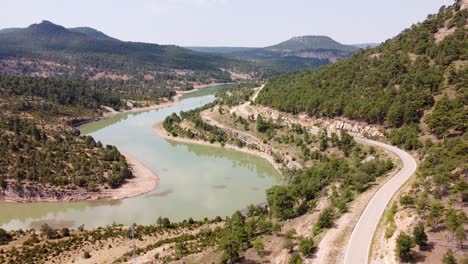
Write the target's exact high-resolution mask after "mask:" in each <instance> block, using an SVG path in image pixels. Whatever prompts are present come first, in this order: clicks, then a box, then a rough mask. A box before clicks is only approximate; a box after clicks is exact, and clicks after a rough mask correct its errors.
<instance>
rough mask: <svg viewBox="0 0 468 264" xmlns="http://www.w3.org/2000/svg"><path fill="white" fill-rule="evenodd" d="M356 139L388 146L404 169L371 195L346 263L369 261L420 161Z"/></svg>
mask: <svg viewBox="0 0 468 264" xmlns="http://www.w3.org/2000/svg"><path fill="white" fill-rule="evenodd" d="M264 86H265V85H262V86H261V87H259V88H258V89H257V90H256V91H255V93H254V94H253V96H252V97H251V101H255V99H256V98H257V96H258V94H259V93H260V91H261V90H262V89H263V87H264ZM250 104H251V103H250V101H249V102H246V103H244V104H241V105H240V106H238V107H234V108H233V109H231V111H230V112H231V114H232V113H233V112H236V114H237V115H243V116H248V115H249V114H250V113H249V110H248V109H247V107H248V106H250ZM354 139H355V140H356V141H358V142H361V143H364V144H367V145H374V146H376V147H380V148H383V149H386V150H388V151H390V152H392V153H394V154H395V155H397V156H398V157H399V158H400V159H401V161H402V163H403V166H402V169H401V170H400V171H399V172H398V173H397V174H395V175H394V176H393V177H392V178H391V179H389V180H388V181H387V182H386V183H385V184H383V185H382V186H381V187H380V189H379V190H378V191H377V192H376V193H375V194H374V195H373V196H372V198H371V199H370V201H369V202H368V204H367V205H366V207H365V209H364V211H363V212H362V214H361V216H360V217H359V219H358V221H357V223H356V225H355V226H354V228H353V231H352V233H351V236H350V238H349V240H348V243H347V246H346V249H345V252H344V258H343V259H342V262H343V263H345V264H367V263H368V262H369V254H370V249H371V244H372V240H373V237H374V233H375V231H376V229H377V225H378V223H379V221H380V219H381V217H382V215H383V213H384V212H385V209H386V208H387V205H388V203H389V202H390V200H391V199H392V197H393V196H394V195H395V193H396V192H397V191H398V190H399V189H400V187H401V186H403V184H404V183H405V182H406V181H407V180H408V179H409V178H410V177H411V176H412V175H413V174H414V172H415V171H416V168H417V163H416V160H415V159H414V158H413V157H412V156H411V155H410V154H409V153H407V152H406V151H404V150H401V149H399V148H397V147H394V146H391V145H388V144H385V143H382V142H378V141H375V140H371V139H367V138H363V137H359V136H354Z"/></svg>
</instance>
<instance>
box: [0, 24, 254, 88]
mask: <svg viewBox="0 0 468 264" xmlns="http://www.w3.org/2000/svg"><path fill="white" fill-rule="evenodd" d="M11 60H16V61H17V60H28V61H27V64H28V65H29V66H27V67H25V66H24V65H25V64H24V62H23V63H16V62H11ZM2 61H3V62H4V64H3V65H2V67H0V73H8V74H12V73H13V74H24V73H25V72H29V73H28V74H26V75H30V76H56V77H57V76H61V77H67V78H81V77H85V78H89V79H95V78H102V77H103V76H104V78H113V79H115V78H120V79H123V80H127V79H143V77H144V78H146V79H151V80H153V79H154V78H155V76H156V74H157V73H165V75H161V76H160V78H163V80H177V79H181V78H182V79H187V82H190V80H192V82H193V81H198V82H206V81H229V80H230V77H229V76H230V74H229V71H230V69H233V68H242V69H243V70H244V71H247V72H248V71H250V70H252V67H251V66H249V63H248V62H246V61H240V60H238V59H234V58H226V57H224V56H220V55H214V54H207V53H200V52H194V51H191V50H188V49H185V48H181V47H178V46H174V45H158V44H150V43H139V42H125V41H120V40H117V39H115V38H112V37H110V36H108V35H106V34H104V33H102V32H100V31H98V30H96V29H93V28H89V27H78V28H71V29H67V28H65V27H63V26H60V25H56V24H54V23H52V22H50V21H42V22H41V23H38V24H33V25H30V26H29V27H27V28H11V29H4V30H1V34H0V63H1V62H2ZM5 61H6V62H5ZM31 61H33V62H34V63H33V64H32V63H31ZM38 64H41V65H38ZM33 67H35V68H33ZM180 70H183V71H190V72H188V73H191V72H193V71H201V72H203V73H200V74H198V77H197V78H194V77H193V76H192V74H188V75H187V72H180ZM179 73H180V74H183V76H182V77H180V76H179V77H178V75H180V74H179ZM168 74H171V75H172V76H169V75H168ZM116 75H118V76H117V77H116ZM189 79H190V80H189Z"/></svg>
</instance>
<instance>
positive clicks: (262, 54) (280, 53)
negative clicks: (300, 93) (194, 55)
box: [187, 36, 365, 77]
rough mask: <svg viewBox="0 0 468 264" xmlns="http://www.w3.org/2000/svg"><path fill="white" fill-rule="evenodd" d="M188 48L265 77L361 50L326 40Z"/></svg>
mask: <svg viewBox="0 0 468 264" xmlns="http://www.w3.org/2000/svg"><path fill="white" fill-rule="evenodd" d="M187 48H188V49H191V50H194V51H199V52H205V53H213V54H222V55H225V56H227V57H231V58H236V59H242V60H249V61H252V62H255V63H256V64H257V65H258V67H260V68H261V69H262V70H263V72H264V76H266V77H268V76H272V75H277V74H284V73H288V72H296V71H299V70H305V69H315V68H318V67H320V66H322V65H325V64H328V63H333V62H336V61H338V60H340V59H342V58H346V57H349V56H350V55H351V54H352V53H353V52H356V51H358V50H359V49H360V48H358V47H355V46H352V45H343V44H341V43H339V42H336V41H335V40H333V39H331V38H330V37H327V36H302V37H294V38H291V39H289V40H287V41H284V42H281V43H279V44H276V45H273V46H269V47H264V48H250V47H187ZM363 48H365V47H363Z"/></svg>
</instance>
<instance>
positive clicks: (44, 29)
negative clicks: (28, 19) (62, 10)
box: [27, 20, 69, 34]
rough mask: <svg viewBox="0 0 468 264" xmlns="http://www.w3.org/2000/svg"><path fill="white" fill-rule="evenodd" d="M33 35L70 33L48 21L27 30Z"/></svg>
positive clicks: (31, 26)
mask: <svg viewBox="0 0 468 264" xmlns="http://www.w3.org/2000/svg"><path fill="white" fill-rule="evenodd" d="M27 29H28V30H29V31H30V32H32V33H39V34H44V33H45V34H61V33H66V32H69V31H68V30H67V29H66V28H64V27H62V26H60V25H57V24H54V23H52V22H50V21H48V20H42V22H41V23H39V24H32V25H30V26H29V27H28V28H27Z"/></svg>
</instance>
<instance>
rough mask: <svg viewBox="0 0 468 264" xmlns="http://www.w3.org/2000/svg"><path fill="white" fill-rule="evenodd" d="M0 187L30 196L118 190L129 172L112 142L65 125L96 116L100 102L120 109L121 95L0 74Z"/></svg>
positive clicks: (80, 83) (58, 81) (79, 84)
mask: <svg viewBox="0 0 468 264" xmlns="http://www.w3.org/2000/svg"><path fill="white" fill-rule="evenodd" d="M0 95H1V99H0V109H1V113H0V155H1V156H2V157H4V158H2V160H1V162H0V189H1V190H2V191H13V192H14V193H16V194H17V195H18V196H20V197H25V198H28V197H30V198H34V196H35V195H36V194H39V193H40V191H41V189H44V188H45V189H48V190H50V191H52V193H54V195H55V196H56V198H60V197H61V196H62V195H63V193H72V192H73V191H74V190H78V189H84V190H85V191H88V192H97V191H100V190H102V188H118V187H119V186H120V185H122V184H123V183H124V182H125V181H126V180H127V179H129V178H131V177H133V172H132V170H131V169H130V167H129V165H128V164H127V162H126V160H125V158H124V157H123V156H122V154H120V152H119V151H118V150H117V149H116V148H115V147H113V146H103V145H102V144H101V143H100V142H95V141H94V139H93V138H92V137H89V136H80V135H79V131H78V130H76V129H74V128H72V127H70V126H69V125H68V124H69V123H73V121H74V120H83V119H88V118H90V119H91V118H95V117H96V116H98V115H100V114H101V110H100V106H101V105H106V106H111V107H113V108H115V109H119V108H121V107H124V101H123V100H122V98H121V97H120V96H119V95H115V94H112V93H104V92H100V91H97V90H96V89H94V88H93V87H91V86H90V85H89V84H88V82H86V81H72V80H62V79H56V78H42V77H19V76H8V75H0Z"/></svg>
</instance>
